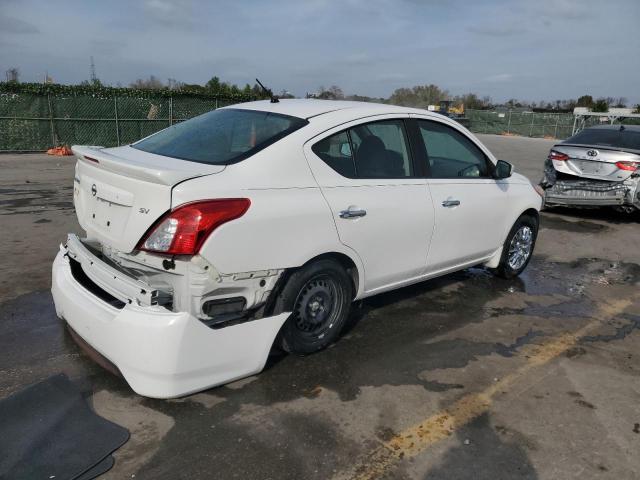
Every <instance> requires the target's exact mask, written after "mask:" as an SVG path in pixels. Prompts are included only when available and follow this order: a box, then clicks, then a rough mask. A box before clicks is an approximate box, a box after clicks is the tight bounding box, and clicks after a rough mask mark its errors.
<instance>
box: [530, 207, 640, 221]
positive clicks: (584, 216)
mask: <svg viewBox="0 0 640 480" xmlns="http://www.w3.org/2000/svg"><path fill="white" fill-rule="evenodd" d="M543 215H545V216H546V215H549V216H556V217H557V216H559V215H563V216H566V217H573V218H577V219H581V220H599V221H603V222H607V223H612V224H615V225H621V224H629V223H640V210H636V211H635V212H631V213H624V212H619V211H617V210H614V209H613V208H609V207H599V208H570V207H552V208H548V209H546V210H544V212H543Z"/></svg>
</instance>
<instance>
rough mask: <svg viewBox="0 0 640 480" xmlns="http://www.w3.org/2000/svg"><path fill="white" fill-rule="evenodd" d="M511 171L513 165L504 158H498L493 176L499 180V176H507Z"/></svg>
mask: <svg viewBox="0 0 640 480" xmlns="http://www.w3.org/2000/svg"><path fill="white" fill-rule="evenodd" d="M512 173H513V165H511V164H510V163H509V162H505V161H504V160H498V163H496V168H495V170H494V173H493V176H494V178H496V179H497V180H500V179H501V178H509V177H510V176H511V174H512Z"/></svg>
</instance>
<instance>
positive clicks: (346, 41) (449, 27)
mask: <svg viewBox="0 0 640 480" xmlns="http://www.w3.org/2000/svg"><path fill="white" fill-rule="evenodd" d="M639 29H640V0H530V1H526V0H487V1H481V0H477V1H473V0H450V1H445V0H340V1H330V0H309V1H306V0H297V1H296V0H273V1H257V0H256V1H241V0H236V1H219V2H205V1H198V0H141V1H122V0H107V1H89V0H85V1H80V0H78V1H66V2H65V1H52V0H0V69H1V70H2V73H4V71H5V70H6V69H8V68H10V67H14V66H15V67H18V68H19V69H20V72H21V80H22V81H41V80H42V78H43V76H44V73H45V72H48V73H49V75H50V76H52V77H53V79H54V81H56V82H59V83H76V82H80V81H82V80H85V79H87V78H88V77H89V63H90V61H89V57H90V56H91V55H93V57H94V59H95V64H96V71H97V74H98V77H99V78H100V79H101V80H102V81H103V82H105V83H108V84H113V85H115V84H117V83H118V82H120V83H121V84H122V85H127V84H128V83H129V82H131V81H133V80H135V79H136V78H139V77H148V76H149V75H151V74H152V75H155V76H157V77H159V78H160V79H162V80H165V81H166V79H167V78H175V79H177V80H180V81H183V82H187V83H204V82H206V81H207V80H208V79H209V78H211V77H212V76H213V75H217V76H219V77H220V78H221V79H222V80H225V81H230V82H232V83H237V84H239V85H241V86H243V85H244V84H245V83H251V84H253V80H254V78H255V77H256V76H257V77H259V78H260V80H262V81H263V83H266V84H267V85H268V86H270V87H271V88H272V89H273V90H274V91H280V90H282V89H287V90H289V91H291V92H292V93H294V94H296V95H304V94H305V92H312V91H315V90H316V89H317V88H318V86H320V85H324V86H329V85H332V84H336V85H339V86H340V87H342V89H343V90H344V91H345V93H358V94H362V95H370V96H384V97H387V96H389V95H390V94H391V93H392V92H393V90H394V89H396V88H399V87H403V86H413V85H419V84H426V83H435V84H437V85H439V86H441V87H442V88H446V89H448V90H449V91H450V92H451V93H454V94H458V93H465V92H475V93H478V94H480V95H490V96H491V97H492V98H493V99H494V100H497V101H502V100H506V99H508V98H512V97H515V98H520V99H525V100H536V101H537V100H541V99H545V100H551V101H553V100H555V99H564V98H576V97H578V96H580V95H582V94H585V93H589V94H591V95H593V96H594V97H597V96H613V97H619V96H623V97H627V98H628V99H629V101H630V102H633V103H638V102H640V35H638V31H639Z"/></svg>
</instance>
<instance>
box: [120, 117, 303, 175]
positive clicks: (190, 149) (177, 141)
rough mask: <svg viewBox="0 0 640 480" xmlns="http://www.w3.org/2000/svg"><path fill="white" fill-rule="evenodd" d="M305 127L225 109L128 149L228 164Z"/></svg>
mask: <svg viewBox="0 0 640 480" xmlns="http://www.w3.org/2000/svg"><path fill="white" fill-rule="evenodd" d="M306 124H307V121H306V120H304V119H302V118H297V117H290V116H288V115H280V114H276V113H271V112H262V111H258V110H240V109H226V108H225V109H220V110H214V111H212V112H209V113H205V114H204V115H200V116H198V117H195V118H192V119H190V120H187V121H185V122H181V123H178V124H176V125H173V126H171V127H169V128H166V129H164V130H162V131H160V132H158V133H156V134H155V135H152V136H150V137H148V138H145V139H143V140H140V141H139V142H137V143H134V144H133V145H131V146H132V147H133V148H137V149H138V150H143V151H145V152H150V153H155V154H158V155H163V156H166V157H173V158H178V159H181V160H190V161H193V162H200V163H208V164H211V165H229V164H231V163H235V162H238V161H240V160H242V159H244V158H247V157H250V156H251V155H254V154H255V153H257V152H259V151H260V150H262V149H263V148H265V147H267V146H269V145H271V144H272V143H274V142H276V141H278V140H280V139H281V138H283V137H285V136H286V135H288V134H290V133H291V132H293V131H295V130H297V129H298V128H300V127H302V126H304V125H306Z"/></svg>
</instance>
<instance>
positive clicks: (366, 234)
mask: <svg viewBox="0 0 640 480" xmlns="http://www.w3.org/2000/svg"><path fill="white" fill-rule="evenodd" d="M383 118H384V117H383ZM341 128H342V129H341V130H338V131H336V130H337V129H334V130H333V131H330V132H329V133H328V134H325V135H323V137H322V138H319V139H314V140H312V141H311V142H308V143H307V144H306V145H305V154H306V155H307V158H308V159H309V164H310V166H311V169H312V171H313V174H314V176H315V178H316V180H317V181H318V183H319V184H320V187H321V188H322V192H323V194H324V196H325V198H326V200H327V203H328V204H329V207H330V208H331V211H332V213H333V217H334V220H335V224H336V227H337V230H338V234H339V237H340V240H341V242H342V243H343V244H345V245H347V246H348V247H350V248H351V249H353V250H354V251H355V252H356V253H357V254H358V255H359V256H360V258H361V260H362V262H363V265H364V269H365V272H364V277H365V286H364V289H365V291H367V292H371V291H375V290H378V289H384V288H385V287H389V286H391V285H394V284H396V283H400V282H403V281H406V280H408V279H411V278H415V277H418V276H420V275H422V274H423V273H424V270H425V265H426V258H427V252H428V247H429V241H430V239H431V234H432V232H433V222H434V212H433V205H432V203H431V199H430V197H429V194H428V191H427V185H426V181H425V179H424V178H420V176H419V175H417V174H416V170H417V169H416V165H415V164H414V161H413V158H412V155H411V151H410V150H411V149H410V145H409V140H408V137H407V131H406V128H405V121H404V120H403V119H402V118H397V117H396V118H385V119H384V120H377V121H375V122H361V123H359V124H353V125H352V126H351V127H350V128H347V129H345V128H344V127H341Z"/></svg>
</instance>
